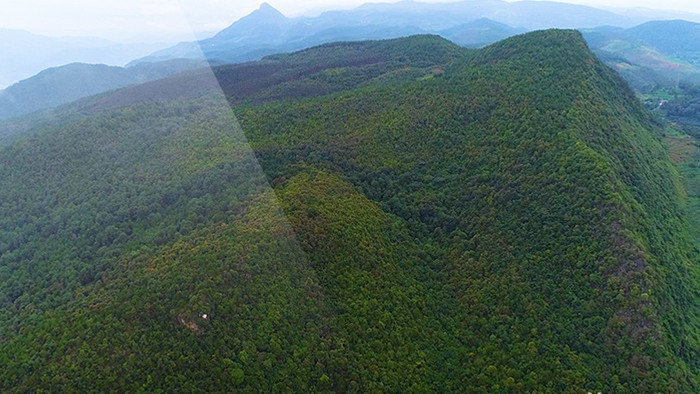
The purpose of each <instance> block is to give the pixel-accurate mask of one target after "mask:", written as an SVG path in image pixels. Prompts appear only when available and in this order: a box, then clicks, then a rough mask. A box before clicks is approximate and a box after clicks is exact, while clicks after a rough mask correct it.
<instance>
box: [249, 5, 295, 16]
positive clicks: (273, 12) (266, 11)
mask: <svg viewBox="0 0 700 394" xmlns="http://www.w3.org/2000/svg"><path fill="white" fill-rule="evenodd" d="M248 16H249V17H251V16H256V17H258V18H259V17H262V18H265V19H270V18H276V19H279V18H281V19H287V17H286V16H284V14H282V13H281V12H280V11H279V10H277V8H275V7H273V6H271V5H270V3H267V2H265V3H262V4H260V7H258V9H257V10H255V11H253V12H252V13H251V14H250V15H248Z"/></svg>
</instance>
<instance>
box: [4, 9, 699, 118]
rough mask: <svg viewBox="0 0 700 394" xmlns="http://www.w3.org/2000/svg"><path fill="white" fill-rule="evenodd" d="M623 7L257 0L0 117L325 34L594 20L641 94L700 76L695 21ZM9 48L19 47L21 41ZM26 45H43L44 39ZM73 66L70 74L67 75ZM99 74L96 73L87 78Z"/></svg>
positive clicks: (40, 79)
mask: <svg viewBox="0 0 700 394" xmlns="http://www.w3.org/2000/svg"><path fill="white" fill-rule="evenodd" d="M621 14H624V13H617V14H616V13H613V12H610V11H603V10H598V9H594V8H590V7H583V6H574V5H569V4H562V3H552V2H516V3H508V2H504V1H498V0H488V1H486V0H478V1H465V2H457V3H417V2H410V1H404V2H399V3H393V4H366V5H364V6H361V7H358V8H356V9H353V10H347V11H329V12H325V13H323V14H321V15H320V16H317V17H300V18H287V17H285V16H284V15H283V14H281V13H280V12H279V11H277V10H276V9H274V8H273V7H272V6H270V5H269V4H267V3H263V4H262V5H261V6H260V8H259V9H258V10H256V11H254V12H253V13H251V14H250V15H248V16H246V17H244V18H242V19H240V20H238V21H236V22H235V23H233V24H232V25H231V26H229V27H228V28H226V29H224V30H222V31H220V32H219V33H217V34H216V35H214V36H213V37H211V38H208V39H204V40H201V41H197V42H183V43H180V44H178V45H176V46H174V47H171V48H168V49H164V50H162V51H157V52H155V53H153V54H151V55H149V56H147V57H145V58H141V59H138V60H134V61H132V62H131V63H130V64H129V67H126V69H119V68H106V67H102V66H95V67H90V66H87V65H82V66H76V65H71V66H69V67H66V68H63V69H61V68H58V69H52V70H47V71H46V72H44V73H42V74H41V75H37V76H36V77H34V78H31V79H27V80H25V81H22V82H20V83H18V84H16V86H12V87H9V88H7V89H5V90H4V91H0V119H3V118H8V117H13V116H18V115H22V114H25V113H28V112H31V111H34V110H41V109H44V108H50V107H53V106H56V105H60V104H64V103H68V102H71V101H73V100H75V99H78V98H82V97H87V96H89V95H91V94H96V93H101V92H104V91H107V90H110V89H114V88H120V87H124V86H127V85H129V84H132V83H137V82H143V81H146V80H149V79H151V78H150V77H149V76H148V75H144V72H143V68H138V67H136V68H133V69H132V67H131V66H134V65H138V64H139V63H158V62H160V61H164V60H168V61H169V62H170V64H171V65H172V64H174V63H178V62H179V63H180V64H181V65H182V66H183V67H184V65H185V64H189V65H190V66H192V67H193V66H195V65H196V64H201V62H203V59H202V53H204V55H205V56H206V58H207V60H208V61H209V62H210V63H211V64H226V63H239V62H243V61H249V60H257V59H260V58H262V57H264V56H266V55H269V54H273V53H280V52H289V51H293V50H299V49H303V48H307V47H310V46H313V45H318V44H323V43H326V42H334V41H355V40H366V39H383V38H396V37H402V36H408V35H412V34H424V33H435V34H439V35H441V36H442V37H445V38H447V39H449V40H451V41H453V42H455V43H457V44H459V45H462V46H466V47H482V46H485V45H488V44H491V43H493V42H496V41H499V40H502V39H504V38H507V37H510V36H513V35H516V34H521V33H524V32H526V31H528V30H532V29H536V28H540V27H567V28H570V27H579V28H582V27H591V26H595V27H593V28H586V29H583V31H584V34H585V37H586V39H587V41H588V43H589V45H590V46H591V48H592V49H593V50H594V51H595V53H596V54H597V55H598V56H599V57H601V58H602V59H603V60H604V61H605V62H606V64H608V65H609V66H611V67H613V68H614V69H616V70H617V71H618V72H619V73H621V74H622V75H623V77H625V78H626V80H627V81H628V82H629V83H630V84H632V86H633V87H634V88H635V89H636V90H637V91H638V92H642V93H648V92H652V91H654V90H656V89H658V88H660V87H670V86H677V85H678V84H679V82H681V81H684V82H686V81H687V82H697V81H700V77H699V75H700V71H699V69H698V66H697V63H698V56H699V55H698V51H697V50H696V48H697V45H696V43H695V42H694V41H695V40H694V37H695V36H696V35H697V34H695V33H696V32H697V26H700V25H698V24H695V23H692V22H687V21H674V20H671V21H655V22H648V23H645V24H642V25H639V26H637V27H630V28H624V26H631V25H633V24H635V23H636V22H638V21H644V20H646V19H648V17H645V16H622V15H621ZM632 15H634V14H632ZM645 15H646V14H645ZM672 15H673V14H669V15H666V16H672ZM688 16H689V17H692V15H688ZM543 21H545V22H543ZM504 22H505V23H504ZM601 25H615V26H618V27H605V26H603V27H600V26H601ZM511 26H521V27H517V28H516V27H511ZM676 32H679V33H681V34H676ZM8 42H13V41H12V40H10V41H8ZM103 44H104V43H103ZM91 45H93V46H95V45H97V44H96V43H92V44H91ZM16 47H17V48H21V45H16ZM59 47H60V46H59ZM33 48H37V49H36V50H37V51H43V50H44V49H42V48H45V45H44V46H42V45H38V46H33ZM97 52H98V54H99V51H97ZM118 52H119V51H117V53H118ZM8 58H11V57H8ZM181 59H188V60H187V61H183V60H181ZM13 64H14V63H13ZM16 64H22V62H16ZM91 68H92V69H91ZM150 68H151V69H153V70H156V69H161V71H158V72H156V73H155V74H153V76H154V77H162V76H166V74H167V73H168V72H170V73H174V72H177V71H181V68H180V67H172V66H166V65H165V64H162V65H161V66H152V67H150ZM185 68H186V67H185ZM71 74H74V75H73V77H71ZM146 74H148V72H147V73H146ZM98 75H99V76H100V77H99V79H98V80H94V79H91V78H94V77H95V76H98ZM76 81H82V82H81V83H76ZM91 81H94V82H91ZM76 85H79V86H76ZM44 92H48V94H44Z"/></svg>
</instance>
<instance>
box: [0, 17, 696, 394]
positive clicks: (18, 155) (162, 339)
mask: <svg viewBox="0 0 700 394" xmlns="http://www.w3.org/2000/svg"><path fill="white" fill-rule="evenodd" d="M219 87H220V88H221V89H222V90H223V94H222V93H221V90H220V88H219ZM0 130H2V132H3V133H5V134H6V135H9V133H14V140H13V141H11V142H5V143H3V145H2V148H0V212H1V213H2V214H1V215H0V221H1V222H0V365H3V368H1V369H0V391H3V392H10V393H12V392H26V391H31V390H33V389H36V388H42V389H45V390H49V391H69V392H70V391H90V390H95V391H127V392H134V391H145V392H154V391H159V390H162V391H167V392H173V391H188V392H189V391H233V390H238V391H243V392H260V391H271V392H277V391H296V392H404V391H413V392H464V391H465V390H466V391H474V392H516V391H520V392H522V391H525V392H553V393H560V392H571V393H579V392H587V391H596V392H597V391H601V392H668V391H676V392H697V391H698V390H700V381H699V380H698V376H700V315H699V313H700V287H699V284H700V276H699V272H698V256H699V252H698V250H697V249H696V247H695V246H694V244H693V240H692V239H691V236H690V231H689V228H688V225H687V221H686V219H685V211H684V208H685V204H686V200H685V194H684V191H683V187H682V185H681V184H680V182H679V176H678V173H677V172H676V170H675V169H674V167H673V165H672V164H671V162H670V161H669V159H668V157H667V153H666V150H665V148H664V146H663V145H662V143H661V139H660V137H659V136H660V135H661V132H660V129H659V126H658V125H657V124H655V123H654V122H653V121H652V119H651V118H650V116H649V114H648V113H647V112H646V111H645V110H644V108H642V106H641V105H640V104H639V103H638V101H637V100H636V99H635V97H634V95H633V93H632V91H631V90H630V89H629V88H628V87H627V85H626V84H625V83H624V82H623V81H622V80H621V79H620V78H619V77H618V76H617V74H615V73H614V72H613V71H611V70H610V69H609V68H607V67H606V66H605V65H604V64H603V63H601V62H600V61H599V60H598V59H597V58H596V57H595V56H594V55H593V54H592V53H591V52H590V51H589V49H588V48H587V46H586V43H585V41H584V40H583V38H582V36H581V35H580V34H579V33H578V32H575V31H568V30H550V31H543V32H535V33H529V34H525V35H520V36H517V37H513V38H510V39H507V40H505V41H502V42H499V43H497V44H494V45H491V46H489V47H486V48H484V49H479V50H467V49H463V48H461V47H459V46H457V45H454V44H452V43H450V42H448V41H446V40H444V39H442V38H439V37H437V36H414V37H409V38H403V39H397V40H391V41H369V42H354V43H347V42H346V43H335V44H326V45H322V46H320V47H316V48H311V49H308V50H305V51H301V52H297V53H292V54H287V55H276V56H272V57H269V58H266V59H264V60H263V61H260V62H255V63H248V64H242V65H232V66H224V67H218V68H215V69H214V72H213V74H211V73H209V72H208V71H206V70H198V71H191V72H188V73H187V74H185V75H180V76H173V77H169V78H166V79H163V80H158V81H153V82H149V83H146V84H143V85H139V86H136V87H129V88H124V89H120V90H117V91H115V92H111V93H107V94H103V95H100V96H97V97H94V98H90V99H84V100H81V101H79V102H77V103H74V104H71V105H68V106H64V107H62V108H61V110H60V111H59V114H58V115H56V114H54V115H52V116H51V117H46V118H43V119H34V120H16V121H13V123H5V124H4V125H3V126H2V127H0Z"/></svg>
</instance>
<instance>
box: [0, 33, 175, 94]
mask: <svg viewBox="0 0 700 394" xmlns="http://www.w3.org/2000/svg"><path fill="white" fill-rule="evenodd" d="M166 45H167V44H163V43H145V44H119V43H115V42H111V41H108V40H104V39H100V38H93V37H46V36H41V35H36V34H32V33H30V32H27V31H23V30H11V29H0V89H2V88H5V87H7V86H10V85H11V84H13V83H15V82H17V81H20V80H23V79H26V78H29V77H31V76H32V75H35V74H37V73H38V72H40V71H42V70H45V69H47V68H49V67H57V66H62V65H65V64H69V63H75V62H80V63H103V64H109V65H115V66H117V65H119V66H121V65H124V64H126V63H128V62H129V61H130V60H133V59H135V58H137V57H141V56H144V55H147V54H149V53H152V52H153V51H155V50H158V49H160V48H163V47H164V46H166Z"/></svg>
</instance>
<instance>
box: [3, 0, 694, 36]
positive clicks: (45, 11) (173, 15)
mask: <svg viewBox="0 0 700 394" xmlns="http://www.w3.org/2000/svg"><path fill="white" fill-rule="evenodd" d="M394 1H395V0H389V1H385V2H394ZM423 1H425V2H446V1H449V0H423ZM261 2H262V1H261V0H2V7H0V28H10V29H23V30H28V31H31V32H34V33H37V34H45V35H51V36H65V35H79V36H85V35H92V36H98V37H105V38H110V39H116V40H125V39H131V40H149V41H154V40H158V39H175V38H177V39H186V38H188V36H190V35H191V32H192V30H194V31H196V32H200V31H218V30H220V29H222V28H224V27H226V26H228V25H229V24H231V23H232V22H233V21H235V20H236V19H238V18H240V17H242V16H245V15H247V14H249V13H250V12H252V11H253V10H255V9H256V8H258V6H259V5H260V3H261ZM366 2H369V1H367V0H268V3H270V4H271V5H272V6H274V7H275V8H277V9H279V10H280V11H282V13H284V14H285V15H287V16H298V15H303V14H317V13H319V12H320V11H322V10H327V9H343V8H345V9H347V8H353V7H355V6H357V5H360V4H363V3H366ZM563 2H568V3H578V4H590V5H599V6H600V5H604V6H607V7H648V8H656V9H669V10H681V11H686V12H693V13H698V14H700V1H698V0H664V1H663V2H659V1H658V0H563ZM183 15H186V17H184V16H183Z"/></svg>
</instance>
